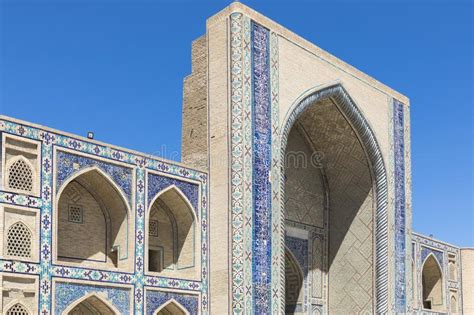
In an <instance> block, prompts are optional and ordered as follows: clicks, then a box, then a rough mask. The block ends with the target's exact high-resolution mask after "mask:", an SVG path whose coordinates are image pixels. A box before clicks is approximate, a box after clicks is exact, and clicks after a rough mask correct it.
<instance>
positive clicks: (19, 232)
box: [7, 222, 32, 258]
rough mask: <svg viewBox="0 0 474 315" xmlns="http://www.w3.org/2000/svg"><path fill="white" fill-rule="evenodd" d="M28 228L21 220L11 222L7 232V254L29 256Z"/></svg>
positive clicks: (29, 239)
mask: <svg viewBox="0 0 474 315" xmlns="http://www.w3.org/2000/svg"><path fill="white" fill-rule="evenodd" d="M31 239H32V235H31V232H30V230H29V229H28V228H27V227H26V225H24V224H23V223H21V222H17V223H15V224H13V225H12V226H11V227H10V228H9V229H8V234H7V255H9V256H15V257H26V258H31Z"/></svg>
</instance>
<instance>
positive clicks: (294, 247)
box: [285, 236, 308, 278]
mask: <svg viewBox="0 0 474 315" xmlns="http://www.w3.org/2000/svg"><path fill="white" fill-rule="evenodd" d="M285 245H286V247H287V248H288V249H289V250H290V251H291V253H292V254H293V256H295V258H296V260H297V261H298V263H299V264H300V267H301V270H302V271H303V275H304V277H305V278H306V277H307V275H308V240H305V239H301V238H297V237H292V236H285Z"/></svg>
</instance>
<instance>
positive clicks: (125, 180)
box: [56, 151, 133, 200]
mask: <svg viewBox="0 0 474 315" xmlns="http://www.w3.org/2000/svg"><path fill="white" fill-rule="evenodd" d="M56 159H57V161H56V163H57V165H58V172H57V174H56V185H57V188H58V189H56V192H59V191H60V188H61V185H62V183H64V182H65V181H66V180H67V179H68V178H69V177H71V176H72V175H73V174H75V173H76V172H78V171H80V170H82V169H84V168H87V167H92V166H96V167H98V168H99V169H101V170H102V171H104V172H105V173H106V174H107V175H109V176H110V178H111V179H113V181H114V182H115V183H116V184H117V185H118V187H120V188H121V189H122V192H123V193H124V194H125V196H127V199H128V200H131V198H132V177H133V176H132V169H131V168H128V167H122V166H118V165H115V164H111V163H106V162H102V161H98V160H96V159H92V158H88V157H84V156H80V155H76V154H71V153H68V152H63V151H58V153H57V155H56Z"/></svg>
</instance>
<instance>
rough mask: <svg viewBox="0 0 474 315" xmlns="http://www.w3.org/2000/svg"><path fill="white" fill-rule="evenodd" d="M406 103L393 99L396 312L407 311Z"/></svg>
mask: <svg viewBox="0 0 474 315" xmlns="http://www.w3.org/2000/svg"><path fill="white" fill-rule="evenodd" d="M404 107H405V106H404V104H402V103H401V102H399V101H397V100H395V99H394V100H393V119H394V121H393V128H394V130H393V137H394V171H395V244H394V245H395V312H397V313H405V312H406V268H405V267H406V188H405V184H406V182H405V176H406V174H405V119H404V115H405V113H404Z"/></svg>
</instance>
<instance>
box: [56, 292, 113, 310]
mask: <svg viewBox="0 0 474 315" xmlns="http://www.w3.org/2000/svg"><path fill="white" fill-rule="evenodd" d="M62 314H63V315H96V314H101V315H119V314H120V312H119V311H118V310H117V309H116V308H115V307H114V306H113V305H112V303H110V302H108V301H107V300H105V299H103V298H101V297H99V296H98V295H97V294H93V293H92V294H88V295H86V296H84V297H82V298H80V299H79V300H77V301H75V302H74V303H72V304H71V305H70V306H69V307H68V308H67V309H66V310H65V311H64V312H63V313H62Z"/></svg>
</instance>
